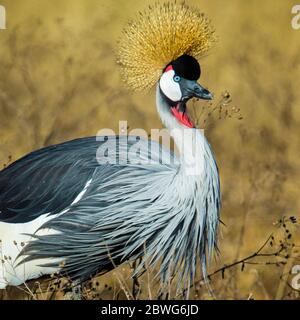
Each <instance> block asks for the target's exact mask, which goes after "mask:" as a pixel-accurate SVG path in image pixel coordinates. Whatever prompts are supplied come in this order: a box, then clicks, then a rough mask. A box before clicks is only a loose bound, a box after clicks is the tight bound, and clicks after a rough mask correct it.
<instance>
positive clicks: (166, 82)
mask: <svg viewBox="0 0 300 320" xmlns="http://www.w3.org/2000/svg"><path fill="white" fill-rule="evenodd" d="M174 75H175V72H174V70H170V71H167V72H165V73H163V75H162V76H161V78H160V80H159V85H160V89H161V90H162V92H163V93H164V94H165V95H166V96H167V97H168V98H169V99H170V100H172V101H179V100H180V99H181V97H182V94H181V90H180V86H179V83H177V82H175V81H174V80H173V77H174Z"/></svg>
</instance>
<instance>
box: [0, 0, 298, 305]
mask: <svg viewBox="0 0 300 320" xmlns="http://www.w3.org/2000/svg"><path fill="white" fill-rule="evenodd" d="M189 3H190V4H196V3H198V1H192V0H191V1H189ZM1 4H3V5H4V6H6V9H7V15H8V19H9V23H8V29H7V30H5V31H1V32H0V54H1V59H0V74H1V77H0V114H1V117H0V136H1V141H0V165H1V166H3V165H4V164H7V163H8V162H11V161H14V160H16V159H17V158H19V157H20V156H22V155H23V154H25V153H27V152H29V151H31V150H33V149H36V148H39V147H41V146H44V145H49V144H53V143H58V142H62V141H65V140H68V139H71V138H75V137H80V136H88V135H94V134H96V132H97V131H98V130H99V129H101V128H104V127H111V128H113V129H115V130H117V128H118V121H119V120H124V119H126V120H128V123H129V126H130V127H131V128H137V127H138V128H145V129H146V130H148V131H150V128H159V127H161V124H160V121H159V119H158V117H157V115H156V109H155V107H154V92H151V93H150V94H147V95H141V94H139V95H131V94H130V93H129V92H127V91H126V88H124V87H123V86H122V83H121V81H120V76H119V70H118V68H117V66H116V64H115V56H114V44H115V41H116V39H117V38H118V36H119V35H120V31H121V29H122V26H123V25H124V23H126V21H127V19H128V18H130V17H132V15H133V14H134V12H135V11H136V10H140V9H143V8H144V7H145V3H144V2H139V3H136V2H135V1H133V0H129V1H127V2H126V4H125V5H124V3H123V2H122V6H119V5H118V1H109V2H107V1H106V2H104V1H103V2H102V1H96V0H88V1H83V0H81V1H76V4H75V2H74V1H70V0H64V1H58V0H54V1H51V2H48V4H43V5H42V4H41V3H40V2H39V1H37V0H27V1H26V2H25V1H21V0H15V1H7V0H2V2H1ZM293 4H294V3H293V1H280V2H279V1H277V2H276V4H274V1H271V0H267V1H265V2H261V1H258V0H254V1H242V0H232V1H230V4H227V5H226V6H224V1H221V0H214V1H205V0H203V1H201V9H202V10H203V11H204V12H206V13H207V15H208V16H209V17H211V18H212V20H213V24H214V25H215V27H216V30H217V33H218V35H219V38H220V40H219V43H218V44H217V46H216V47H215V49H214V50H213V51H212V52H211V54H210V55H209V56H207V57H205V58H204V59H203V60H202V70H203V76H202V79H201V82H202V83H203V85H205V86H208V87H209V88H210V90H211V91H213V92H214V93H215V96H216V97H220V100H219V101H216V102H214V104H213V105H212V106H210V105H207V104H203V103H202V102H195V106H194V107H193V103H191V104H190V106H191V110H192V111H193V110H194V112H195V114H196V115H197V117H199V119H200V122H199V126H200V127H203V126H204V127H205V128H206V135H207V136H208V138H209V140H210V142H211V144H212V146H213V149H214V151H215V154H216V158H217V162H218V164H219V168H220V175H221V184H222V193H223V210H222V221H223V222H224V223H225V224H226V226H223V227H222V237H221V238H220V250H221V256H220V257H219V258H218V259H216V261H214V262H213V263H212V266H211V270H210V271H211V272H214V270H218V269H220V268H223V266H224V264H226V263H227V264H230V263H234V262H235V261H239V260H241V259H243V258H244V257H248V256H249V255H251V254H253V253H255V252H257V250H258V249H259V248H260V246H261V245H262V244H263V243H264V241H265V240H266V239H267V238H268V236H269V235H270V234H271V233H274V232H275V233H276V234H277V235H276V238H277V240H276V241H277V242H276V244H274V243H273V246H276V248H277V246H280V242H279V240H281V241H285V240H284V237H283V235H280V232H283V233H284V232H285V231H283V230H284V227H283V226H280V227H276V226H273V222H274V221H278V220H280V219H281V218H282V216H286V217H290V216H295V217H296V218H298V220H300V216H299V212H300V199H299V180H300V176H299V172H300V170H299V169H300V162H299V158H300V151H299V150H300V144H299V119H300V108H299V106H300V92H299V85H300V79H299V76H298V75H299V71H300V70H299V69H300V59H299V49H300V48H299V47H300V46H299V35H300V31H294V30H293V29H292V28H291V24H290V18H291V16H290V11H291V7H292V5H293ZM197 5H199V3H198V4H197ZM24 17H26V19H24ZM274 17H276V19H275V18H274ZM226 90H228V91H229V92H230V97H228V96H227V95H226V94H225V95H224V92H226ZM231 100H232V101H231ZM226 110H227V113H226ZM229 115H230V116H229ZM204 120H206V121H204ZM292 228H293V230H290V231H291V232H292V238H291V239H287V240H288V242H289V243H290V244H292V243H294V244H295V245H297V243H299V238H300V236H299V229H298V228H296V227H295V225H294V224H293V226H292ZM276 248H275V249H276ZM266 249H267V250H270V252H273V251H272V250H273V249H274V247H271V245H270V243H269V242H268V245H267V248H266ZM291 250H292V251H293V252H290V253H287V254H288V258H284V259H283V260H281V259H282V257H279V256H275V258H274V257H272V260H270V259H269V257H261V258H260V259H261V260H260V261H258V262H261V263H259V264H239V265H238V266H236V267H232V268H229V269H226V271H225V272H218V273H217V274H216V275H215V276H214V277H212V287H213V290H214V294H215V297H216V298H218V299H234V298H238V299H248V298H249V299H250V298H251V299H275V298H278V299H286V298H299V293H298V292H297V291H295V290H292V289H291V288H290V287H289V283H290V280H291V276H290V275H289V273H290V269H291V266H292V265H294V264H297V263H298V264H299V254H298V252H297V247H296V246H295V247H294V248H293V249H291ZM294 250H296V252H295V251H294ZM268 252H269V251H268ZM273 258H274V259H273ZM252 262H256V261H252ZM271 262H272V264H271ZM273 262H274V263H273ZM281 262H284V264H283V263H281ZM266 263H267V264H266ZM242 266H244V268H243V271H242V270H241V269H242ZM130 274H131V268H130V267H129V266H127V265H124V266H120V267H119V268H118V269H116V270H114V271H112V272H110V273H108V274H106V275H104V276H101V277H99V278H96V279H93V281H92V284H87V287H86V288H84V289H83V294H84V295H85V296H86V298H89V299H99V298H102V299H108V298H114V299H127V298H155V297H157V294H158V291H159V286H158V284H157V283H156V282H155V279H154V277H153V274H154V273H153V272H151V270H147V272H146V273H145V274H144V275H143V277H142V278H141V279H139V280H138V282H139V287H140V290H141V291H142V292H140V293H138V291H136V292H135V291H132V288H131V287H132V280H131V279H130ZM222 275H223V276H224V278H223V277H222ZM55 281H60V279H52V280H51V281H50V282H49V281H45V280H44V281H42V280H41V281H39V282H36V283H34V282H32V283H29V284H28V288H29V290H30V291H31V292H32V293H33V296H34V298H37V299H50V298H51V299H54V298H57V299H62V298H63V297H64V291H62V290H59V292H56V286H57V283H55V285H53V282H55ZM61 281H66V283H68V281H67V280H61ZM97 283H98V285H97ZM59 285H60V286H63V287H64V286H65V285H63V284H61V283H60V284H59ZM66 285H67V284H66ZM70 286H71V284H69V287H70ZM135 286H136V287H138V284H135ZM51 288H52V289H51ZM22 290H25V291H26V292H23V291H21V290H19V289H13V288H8V289H7V290H6V291H5V292H3V293H1V294H2V297H3V298H6V299H7V298H22V299H24V298H27V299H29V298H30V299H32V298H33V296H32V295H31V294H29V293H28V289H27V288H22ZM168 290H169V291H170V292H169V293H168V294H167V297H168V298H180V297H178V296H177V297H176V294H175V293H174V290H173V289H172V288H168ZM48 291H50V292H51V293H46V292H48ZM191 297H195V298H197V299H200V298H201V299H203V298H208V299H211V298H212V297H211V296H210V295H209V293H208V291H207V290H206V289H205V288H204V286H203V285H201V283H199V282H198V283H197V284H196V285H195V288H193V289H192V290H191Z"/></svg>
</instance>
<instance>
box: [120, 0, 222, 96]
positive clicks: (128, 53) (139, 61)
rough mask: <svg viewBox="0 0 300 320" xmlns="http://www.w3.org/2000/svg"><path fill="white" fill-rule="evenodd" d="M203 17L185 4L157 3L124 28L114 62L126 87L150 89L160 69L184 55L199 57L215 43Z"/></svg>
mask: <svg viewBox="0 0 300 320" xmlns="http://www.w3.org/2000/svg"><path fill="white" fill-rule="evenodd" d="M215 40H216V37H215V30H214V28H213V27H212V25H211V23H210V21H209V20H208V19H207V18H206V17H205V15H204V14H203V13H201V12H199V11H198V10H197V9H195V8H190V7H189V6H188V5H187V4H185V3H184V2H183V3H177V2H176V1H175V2H166V3H163V4H159V3H156V4H155V5H153V6H149V7H148V9H147V10H145V11H144V12H140V13H139V15H138V17H137V19H136V20H135V21H131V22H129V23H128V25H127V26H126V27H125V28H124V29H123V34H122V37H121V38H120V40H119V47H118V53H117V63H118V64H119V65H120V66H121V75H122V78H123V80H124V81H125V82H126V84H127V85H128V87H129V88H131V89H133V90H135V91H141V90H144V89H148V88H151V87H152V86H153V85H154V84H155V83H156V82H157V81H158V79H159V77H160V76H161V73H162V70H163V68H164V67H165V66H166V65H167V64H168V63H170V62H171V61H173V60H175V59H176V58H178V57H179V56H181V55H183V54H188V55H191V56H193V57H195V58H200V57H201V56H203V54H204V53H205V52H206V51H207V50H208V49H209V48H210V47H211V46H212V44H213V43H214V42H215Z"/></svg>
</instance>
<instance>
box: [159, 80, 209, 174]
mask: <svg viewBox="0 0 300 320" xmlns="http://www.w3.org/2000/svg"><path fill="white" fill-rule="evenodd" d="M156 107H157V112H158V114H159V116H160V118H161V121H162V123H163V124H164V126H165V127H166V128H167V129H168V131H169V133H170V135H171V137H172V138H173V139H174V142H175V144H176V147H177V149H178V150H179V154H180V163H181V169H182V170H183V171H184V172H185V174H186V175H192V176H193V175H196V176H201V175H202V173H203V170H204V169H205V163H204V162H205V159H204V155H205V149H206V144H207V141H206V139H205V137H204V134H203V132H202V131H201V130H199V129H197V128H188V127H186V126H185V125H183V124H182V123H180V122H179V121H178V120H177V119H176V118H175V117H174V115H173V114H172V113H171V111H170V107H171V105H170V102H169V101H167V99H165V97H164V96H163V94H162V93H161V90H160V88H159V84H158V85H157V88H156Z"/></svg>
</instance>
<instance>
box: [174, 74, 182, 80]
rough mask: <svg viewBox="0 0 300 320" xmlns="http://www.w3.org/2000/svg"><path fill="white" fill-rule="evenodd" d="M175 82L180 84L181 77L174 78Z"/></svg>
mask: <svg viewBox="0 0 300 320" xmlns="http://www.w3.org/2000/svg"><path fill="white" fill-rule="evenodd" d="M173 80H174V81H175V82H179V81H180V80H181V78H180V77H179V76H176V75H175V76H174V78H173Z"/></svg>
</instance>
